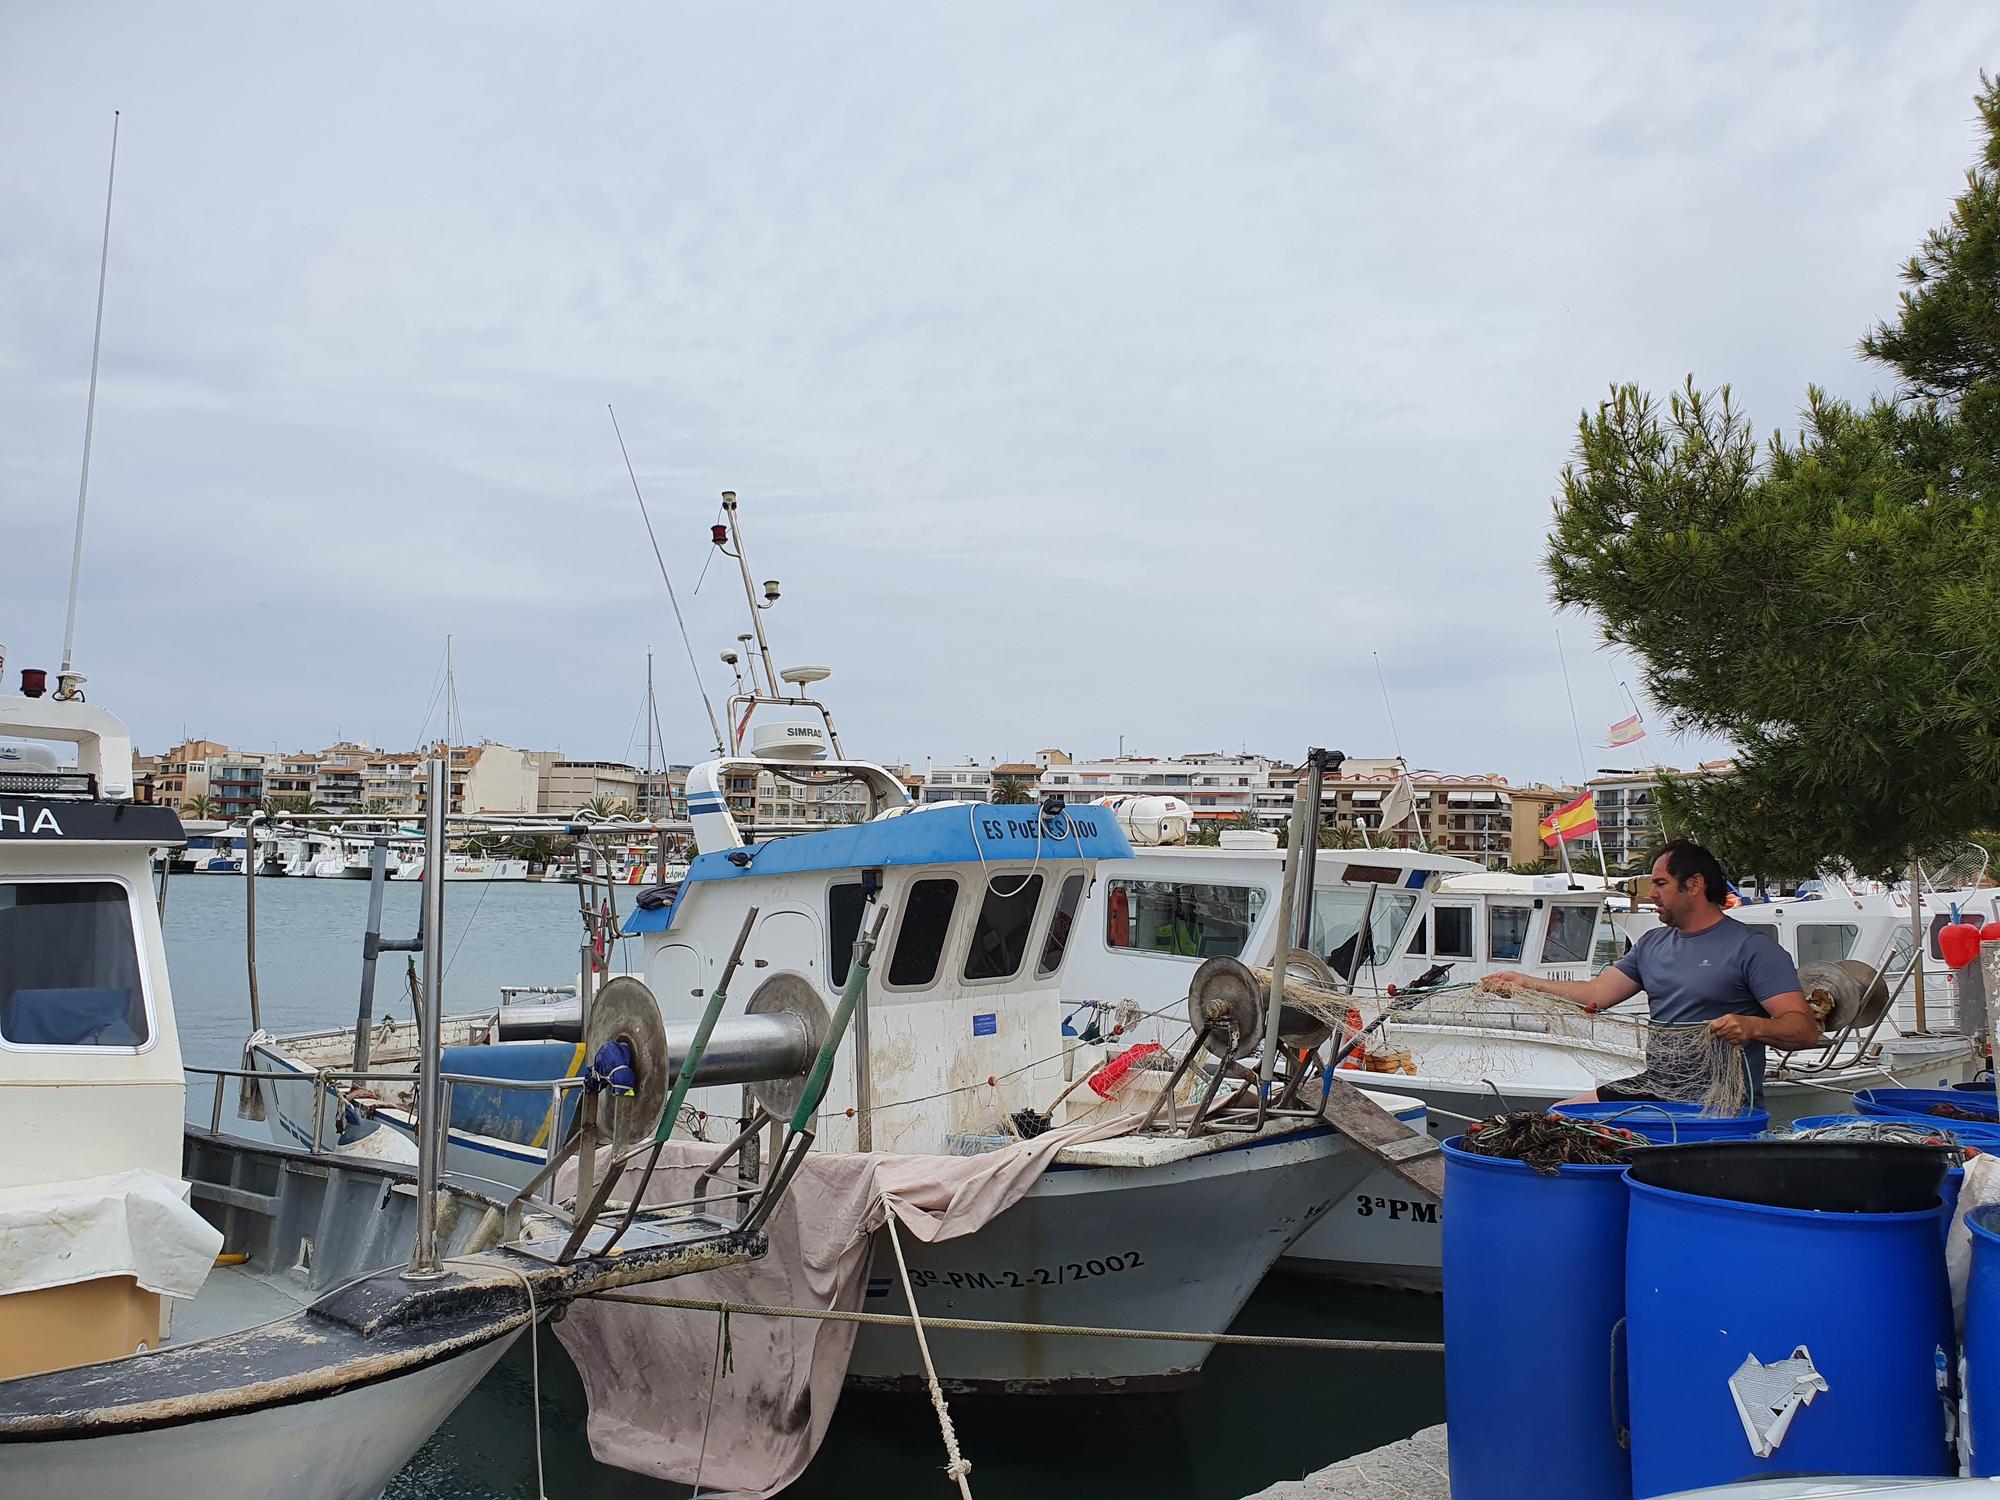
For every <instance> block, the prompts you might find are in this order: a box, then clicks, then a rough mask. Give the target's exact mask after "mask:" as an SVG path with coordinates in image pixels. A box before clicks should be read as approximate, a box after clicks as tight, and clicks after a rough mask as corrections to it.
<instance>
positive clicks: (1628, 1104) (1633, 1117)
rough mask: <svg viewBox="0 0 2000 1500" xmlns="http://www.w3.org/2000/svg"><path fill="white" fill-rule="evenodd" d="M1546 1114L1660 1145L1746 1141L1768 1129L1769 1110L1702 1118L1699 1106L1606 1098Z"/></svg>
mask: <svg viewBox="0 0 2000 1500" xmlns="http://www.w3.org/2000/svg"><path fill="white" fill-rule="evenodd" d="M1549 1113H1550V1114H1552V1115H1563V1116H1565V1117H1567V1118H1569V1119H1572V1120H1588V1121H1590V1122H1591V1123H1592V1124H1595V1125H1615V1126H1617V1127H1618V1128H1619V1129H1620V1130H1629V1131H1631V1132H1632V1133H1633V1134H1634V1135H1643V1136H1644V1137H1645V1138H1646V1139H1647V1140H1649V1141H1655V1142H1657V1143H1659V1144H1660V1145H1663V1146H1671V1145H1680V1144H1686V1143H1690V1142H1694V1141H1746V1140H1749V1139H1750V1138H1751V1137H1752V1136H1759V1135H1762V1134H1763V1133H1764V1132H1765V1131H1767V1130H1769V1129H1770V1128H1771V1112H1770V1111H1769V1110H1768V1109H1746V1110H1745V1111H1743V1113H1742V1114H1739V1115H1704V1114H1703V1113H1702V1112H1701V1106H1700V1105H1699V1104H1687V1103H1683V1102H1680V1101H1678V1100H1662V1101H1660V1102H1657V1103H1656V1102H1653V1101H1651V1100H1648V1101H1646V1102H1644V1103H1640V1102H1635V1101H1633V1100H1629V1099H1627V1100H1618V1101H1612V1100H1608V1099H1607V1100H1602V1101H1599V1102H1598V1103H1595V1104H1557V1105H1554V1106H1552V1107H1551V1108H1550V1110H1549Z"/></svg>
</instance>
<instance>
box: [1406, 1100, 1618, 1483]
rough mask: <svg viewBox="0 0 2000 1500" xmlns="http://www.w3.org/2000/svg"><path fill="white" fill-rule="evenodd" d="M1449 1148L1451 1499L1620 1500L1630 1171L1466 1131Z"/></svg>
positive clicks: (1446, 1265)
mask: <svg viewBox="0 0 2000 1500" xmlns="http://www.w3.org/2000/svg"><path fill="white" fill-rule="evenodd" d="M1444 1156H1445V1199H1446V1202H1447V1203H1449V1204H1450V1207H1451V1211H1450V1212H1449V1213H1447V1214H1445V1215H1444V1345H1445V1357H1444V1399H1445V1432H1446V1435H1447V1438H1448V1441H1449V1448H1450V1462H1451V1493H1452V1497H1453V1500H1623V1497H1625V1496H1627V1495H1629V1494H1630V1492H1631V1473H1630V1469H1629V1466H1628V1464H1627V1462H1626V1457H1625V1450H1624V1449H1623V1448H1622V1447H1620V1446H1619V1442H1618V1428H1619V1425H1620V1423H1621V1421H1622V1414H1621V1413H1620V1412H1618V1411H1617V1410H1615V1409H1614V1406H1613V1396H1612V1392H1613V1379H1612V1374H1613V1365H1612V1335H1613V1334H1614V1332H1615V1331H1616V1329H1617V1326H1618V1320H1619V1319H1620V1318H1621V1317H1622V1316H1623V1315H1624V1300H1625V1290H1624V1286H1623V1284H1622V1281H1621V1279H1620V1276H1619V1267H1620V1266H1621V1265H1622V1264H1623V1263H1624V1259H1625V1207H1626V1193H1625V1183H1624V1171H1625V1169H1624V1168H1623V1167H1618V1166H1606V1167H1562V1168H1559V1169H1558V1170H1557V1171H1556V1172H1555V1173H1554V1174H1553V1175H1544V1174H1542V1173H1539V1172H1537V1171H1535V1169H1534V1168H1532V1167H1530V1166H1528V1165H1527V1164H1526V1163H1524V1162H1518V1161H1501V1160H1499V1159H1497V1158H1494V1157H1490V1156H1476V1155H1474V1154H1473V1153H1471V1152H1469V1151H1464V1150H1461V1149H1460V1147H1459V1140H1458V1139H1457V1138H1454V1139H1452V1140H1449V1141H1446V1142H1445V1144H1444ZM1524 1390H1525V1391H1527V1392H1529V1393H1531V1394H1530V1395H1528V1396H1526V1397H1524ZM1524 1399H1527V1400H1529V1402H1530V1405H1531V1409H1532V1412H1533V1423H1532V1425H1533V1429H1534V1432H1533V1437H1532V1440H1530V1439H1529V1438H1528V1437H1527V1436H1526V1434H1525V1432H1524V1420H1525V1418H1524V1412H1525V1411H1526V1410H1528V1409H1529V1408H1524V1406H1523V1404H1522V1403H1523V1400H1524Z"/></svg>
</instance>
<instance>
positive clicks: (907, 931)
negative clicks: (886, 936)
mask: <svg viewBox="0 0 2000 1500" xmlns="http://www.w3.org/2000/svg"><path fill="white" fill-rule="evenodd" d="M957 905H958V882H957V881H956V880H919V881H917V882H916V883H915V884H914V885H912V886H911V887H910V894H909V895H908V896H907V897H905V898H904V901H903V925H902V928H901V930H900V931H898V932H897V934H896V952H895V954H894V955H893V956H892V957H891V958H890V960H889V983H891V984H895V985H902V986H904V987H905V988H907V989H919V988H921V987H922V986H924V985H927V984H929V983H930V982H931V981H932V980H933V979H935V978H937V970H938V960H939V959H941V958H943V957H944V945H945V940H946V939H947V938H949V937H950V936H951V914H952V910H953V908H955V907H956V906H957Z"/></svg>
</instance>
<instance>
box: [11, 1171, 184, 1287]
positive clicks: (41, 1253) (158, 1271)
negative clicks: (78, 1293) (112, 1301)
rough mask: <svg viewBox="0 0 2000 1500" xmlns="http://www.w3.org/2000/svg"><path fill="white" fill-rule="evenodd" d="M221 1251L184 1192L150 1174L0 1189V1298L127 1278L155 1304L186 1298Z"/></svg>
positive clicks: (119, 1174)
mask: <svg viewBox="0 0 2000 1500" xmlns="http://www.w3.org/2000/svg"><path fill="white" fill-rule="evenodd" d="M221 1249H222V1232H221V1231H220V1230H219V1229H217V1228H215V1226H214V1225H212V1224H210V1223H209V1222H208V1220H206V1219H204V1218H203V1217H202V1216H201V1215H200V1214H198V1213H196V1212H195V1211H194V1210H193V1209H192V1208H190V1207H189V1206H188V1202H187V1185H186V1184H185V1183H183V1182H181V1181H180V1180H179V1179H178V1178H174V1177H162V1176H161V1175H160V1174H159V1173H157V1172H146V1171H139V1170H134V1171H130V1172H117V1173H114V1174H112V1175H111V1176H109V1177H86V1178H83V1179H81V1180H79V1181H76V1182H64V1183H43V1184H36V1185H32V1186H28V1187H14V1188H0V1294H7V1293H13V1292H33V1291H40V1290H41V1289H42V1288H44V1287H52V1286H73V1285H75V1284H76V1283H78V1282H84V1281H98V1280H101V1279H103V1278H104V1277H107V1276H130V1277H131V1278H132V1279H133V1280H135V1281H137V1282H138V1283H139V1285H140V1286H142V1287H144V1288H145V1289H146V1290H147V1291H149V1292H157V1293H159V1294H160V1295H161V1296H163V1297H192V1296H193V1295H194V1294H195V1293H196V1292H198V1291H200V1290H201V1286H202V1283H203V1282H204V1281H206V1280H207V1279H208V1273H209V1270H210V1269H211V1268H212V1267H213V1266H214V1265H215V1257H216V1255H217V1254H218V1253H219V1252H220V1251H221Z"/></svg>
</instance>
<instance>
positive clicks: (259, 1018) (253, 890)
mask: <svg viewBox="0 0 2000 1500" xmlns="http://www.w3.org/2000/svg"><path fill="white" fill-rule="evenodd" d="M257 817H258V815H257V814H256V813H252V814H250V816H249V817H247V818H245V819H244V820H243V836H244V837H245V838H246V839H248V840H249V841H250V843H251V844H252V845H253V846H254V845H255V843H256V841H257ZM243 961H244V963H245V964H246V965H247V966H248V969H249V979H250V1029H251V1030H252V1031H262V1030H263V1029H264V1008H263V1006H262V1005H261V1004H260V1003H259V1002H258V998H257V863H256V861H255V860H250V859H246V860H244V861H243Z"/></svg>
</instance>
